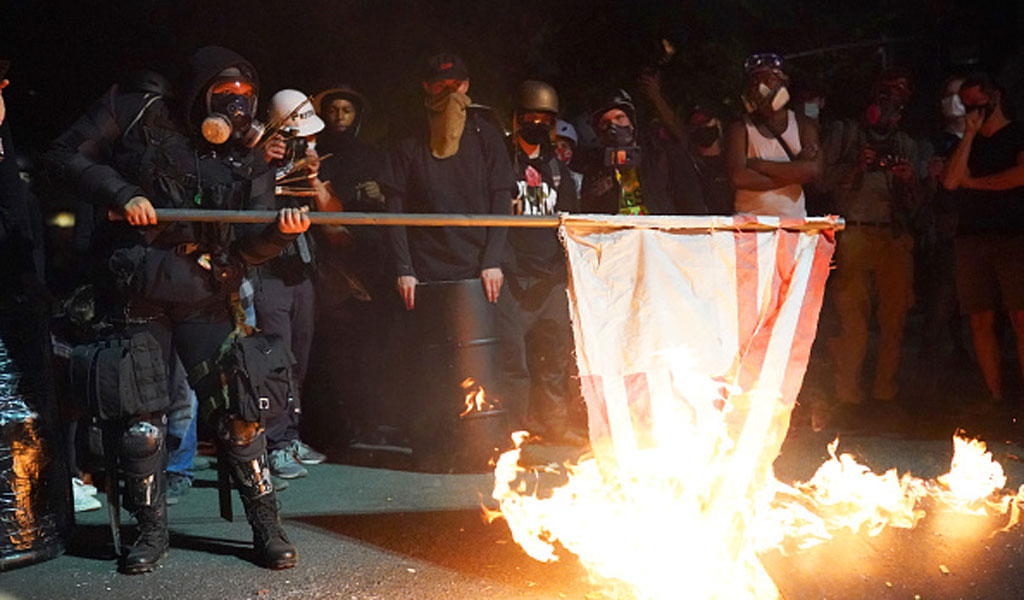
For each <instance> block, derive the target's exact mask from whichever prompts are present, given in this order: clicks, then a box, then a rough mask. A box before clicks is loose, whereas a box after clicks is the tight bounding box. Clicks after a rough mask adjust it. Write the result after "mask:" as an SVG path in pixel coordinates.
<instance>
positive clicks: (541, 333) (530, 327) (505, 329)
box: [498, 80, 581, 442]
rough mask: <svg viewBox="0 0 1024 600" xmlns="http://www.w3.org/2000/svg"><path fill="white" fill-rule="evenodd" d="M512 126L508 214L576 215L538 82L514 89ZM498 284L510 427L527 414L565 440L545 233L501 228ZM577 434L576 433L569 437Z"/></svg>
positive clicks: (557, 248)
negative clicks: (503, 251)
mask: <svg viewBox="0 0 1024 600" xmlns="http://www.w3.org/2000/svg"><path fill="white" fill-rule="evenodd" d="M514 106H515V112H514V115H513V123H512V146H513V147H512V164H513V168H514V169H515V173H516V177H517V181H516V183H517V193H516V197H515V198H514V199H513V200H512V213H513V214H516V215H554V214H557V213H559V212H579V201H578V198H577V196H576V187H575V185H574V183H573V180H572V174H571V173H570V171H569V168H568V167H567V166H566V165H565V164H564V163H562V162H561V161H560V160H559V157H558V156H557V155H556V153H555V148H554V146H553V144H552V139H553V137H554V134H555V133H556V121H557V118H556V115H557V114H558V95H557V94H556V92H555V90H554V88H552V87H551V86H550V85H548V84H546V83H544V82H541V81H533V80H528V81H524V82H523V83H522V84H521V85H520V86H519V89H518V91H517V93H516V97H515V103H514ZM508 241H509V248H510V250H511V252H510V253H509V264H507V265H506V267H505V268H504V269H503V271H504V272H505V273H506V287H507V288H508V293H510V294H511V296H512V299H513V300H514V302H506V303H502V304H499V305H498V320H499V321H498V322H499V326H500V327H501V334H502V335H501V337H502V343H503V348H502V354H503V356H502V358H503V360H502V363H503V378H504V380H505V384H504V390H505V395H504V401H505V402H504V406H505V408H506V409H507V410H509V412H510V413H511V414H512V417H513V420H514V422H515V424H514V425H513V426H514V427H515V428H521V427H523V426H524V425H525V422H526V419H527V417H529V418H531V419H533V420H534V421H536V422H538V423H540V424H541V425H542V426H543V428H544V434H543V435H544V436H545V437H547V438H549V439H551V440H554V441H565V440H567V439H570V438H571V437H572V435H573V434H571V433H570V432H569V430H568V425H567V423H568V407H567V397H568V394H569V389H570V388H569V375H570V371H571V370H572V364H571V360H572V333H571V330H570V327H569V305H568V301H567V299H566V298H567V297H566V294H565V285H566V271H565V255H564V253H563V251H562V246H561V243H560V242H559V241H558V236H557V234H556V232H555V231H553V230H545V229H537V230H533V229H527V228H514V229H512V230H511V231H509V233H508ZM580 439H581V438H579V436H576V440H575V441H577V442H578V441H579V440H580Z"/></svg>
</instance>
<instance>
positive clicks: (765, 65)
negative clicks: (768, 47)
mask: <svg viewBox="0 0 1024 600" xmlns="http://www.w3.org/2000/svg"><path fill="white" fill-rule="evenodd" d="M760 69H771V70H773V71H779V72H781V71H782V57H781V56H779V55H778V54H775V53H772V52H765V53H760V54H751V55H750V56H748V57H747V60H745V61H743V72H745V73H751V72H753V71H758V70H760Z"/></svg>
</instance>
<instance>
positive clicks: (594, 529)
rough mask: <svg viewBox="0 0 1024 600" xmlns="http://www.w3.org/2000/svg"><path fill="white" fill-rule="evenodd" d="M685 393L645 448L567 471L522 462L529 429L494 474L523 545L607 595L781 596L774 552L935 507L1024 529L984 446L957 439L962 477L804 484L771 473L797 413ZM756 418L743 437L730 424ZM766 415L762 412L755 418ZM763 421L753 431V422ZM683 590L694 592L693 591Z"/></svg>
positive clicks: (822, 473) (689, 381) (891, 523)
mask: <svg viewBox="0 0 1024 600" xmlns="http://www.w3.org/2000/svg"><path fill="white" fill-rule="evenodd" d="M675 375H676V374H675V373H674V379H673V380H674V381H676V382H681V385H679V386H677V389H675V390H674V393H681V394H682V395H683V396H685V397H686V399H687V402H686V403H678V402H677V403H675V405H676V406H677V407H678V410H676V411H670V412H662V413H660V415H659V420H660V421H661V423H660V425H659V424H658V423H655V426H654V428H653V429H652V432H651V435H650V439H649V440H645V443H644V444H641V445H640V447H639V448H630V449H628V450H623V449H613V450H610V449H609V448H608V447H607V446H606V445H605V441H603V440H593V442H594V451H593V453H591V454H588V455H586V456H584V457H583V458H581V459H580V460H578V461H576V462H575V463H567V464H542V465H524V464H521V459H522V458H523V457H522V450H521V446H522V444H523V443H524V442H525V441H526V440H527V438H528V433H526V432H516V434H514V435H513V442H514V443H515V446H516V447H515V449H513V450H510V451H508V452H506V453H505V454H503V455H502V456H501V457H500V458H499V459H498V461H497V464H496V468H495V483H494V489H493V492H492V497H493V499H494V500H496V501H497V504H498V507H499V508H498V510H485V513H486V517H487V519H488V521H493V520H496V519H498V518H503V519H505V521H506V522H507V523H508V526H509V528H510V530H511V533H512V536H513V538H514V539H515V541H516V543H518V544H519V545H520V546H521V547H522V548H523V550H524V551H525V552H526V553H527V554H528V555H529V556H531V557H533V558H534V559H536V560H538V561H544V562H551V561H556V560H558V559H559V557H560V556H564V555H565V554H566V552H568V553H571V554H573V555H575V556H576V557H578V559H579V561H580V563H581V564H582V565H583V566H584V567H585V568H586V569H587V572H588V574H589V575H590V578H591V582H592V583H593V584H595V585H597V586H599V587H600V588H601V589H602V593H603V594H605V595H608V596H609V597H614V598H618V597H629V598H638V599H661V598H679V597H682V596H683V595H685V597H687V598H695V599H721V600H737V599H744V598H749V599H758V600H766V599H776V598H779V597H780V594H779V591H778V589H777V588H776V586H775V584H774V583H773V582H772V580H771V578H770V577H769V576H768V574H767V572H766V571H765V570H764V568H763V566H762V565H761V563H760V560H759V559H758V554H759V553H763V552H766V551H768V550H772V549H778V550H780V551H782V552H783V553H794V552H799V551H802V550H806V549H808V548H811V547H813V546H815V545H818V544H821V543H824V542H826V541H828V540H830V539H832V538H833V537H834V536H835V535H837V534H838V533H840V532H843V531H848V532H852V533H855V534H861V535H867V536H876V535H878V534H880V533H881V532H882V531H884V530H885V529H886V528H887V527H896V528H912V527H914V526H915V525H917V524H918V523H919V522H920V521H921V520H922V519H923V518H924V517H925V509H924V506H928V507H929V509H930V510H935V511H946V512H952V513H960V514H975V515H989V516H992V515H1006V513H1007V512H1010V517H1009V521H1008V523H1007V524H1006V526H1005V527H1004V530H1005V529H1008V528H1010V527H1012V526H1013V525H1014V524H1016V522H1017V520H1018V518H1019V514H1020V507H1019V505H1020V504H1024V486H1021V489H1020V490H1019V491H1018V492H1017V494H1016V495H1013V494H1009V493H1007V492H1005V491H1003V489H1002V488H1003V486H1004V485H1005V483H1006V477H1005V475H1004V474H1003V469H1002V467H1001V466H1000V465H999V464H998V463H997V462H995V461H994V460H993V459H992V455H991V453H990V452H988V451H987V449H986V446H985V444H984V442H982V441H980V440H970V439H967V438H966V437H964V436H963V435H962V434H961V433H959V432H958V433H957V435H955V436H954V438H953V448H954V454H953V459H952V462H951V464H950V470H949V472H947V473H946V474H944V475H942V476H940V477H938V478H936V479H935V480H924V479H920V478H917V477H914V476H913V475H911V474H910V473H904V474H902V475H900V474H898V473H897V471H896V469H890V470H889V471H886V472H885V473H883V474H880V475H879V474H876V473H874V472H872V471H871V469H870V468H868V467H867V466H865V465H863V464H860V463H858V462H857V461H856V459H855V458H854V457H853V456H852V455H850V454H837V450H838V447H839V440H838V438H837V439H836V440H834V441H833V442H832V443H831V444H829V446H828V453H829V456H830V458H829V459H828V460H827V461H826V462H825V463H823V464H822V465H821V467H820V468H819V469H818V470H817V472H816V473H815V474H814V476H813V477H811V478H810V479H809V480H808V481H806V482H798V483H795V484H792V485H787V484H785V483H783V482H780V481H778V480H777V479H776V478H775V477H774V474H773V472H772V470H771V465H772V462H773V461H774V458H775V456H776V454H777V452H778V450H779V448H780V447H781V440H782V438H783V437H784V435H785V432H786V430H787V428H788V423H789V409H788V408H786V407H783V406H781V403H780V402H777V401H774V400H776V398H775V397H772V396H770V395H766V394H758V393H749V394H736V395H732V396H727V397H726V398H725V399H724V400H723V398H722V397H721V395H719V394H717V393H716V392H715V390H721V384H720V383H717V382H716V380H714V379H712V378H708V377H706V376H695V375H694V374H692V373H690V374H689V375H687V376H686V377H675ZM737 411H739V412H744V411H745V412H746V413H747V414H749V415H751V416H749V417H748V418H747V425H746V426H745V427H744V429H743V431H742V433H741V434H739V435H737V432H736V429H735V424H734V423H732V422H731V420H730V415H731V414H733V413H734V412H737ZM758 412H760V413H761V414H760V416H758V415H757V413H758ZM752 419H753V420H754V421H755V423H754V425H751V420H752ZM683 590H685V594H684V593H683Z"/></svg>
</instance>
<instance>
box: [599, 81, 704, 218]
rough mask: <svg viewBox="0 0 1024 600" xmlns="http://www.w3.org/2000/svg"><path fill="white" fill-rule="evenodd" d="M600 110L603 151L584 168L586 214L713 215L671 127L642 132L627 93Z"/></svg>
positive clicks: (618, 92)
mask: <svg viewBox="0 0 1024 600" xmlns="http://www.w3.org/2000/svg"><path fill="white" fill-rule="evenodd" d="M642 85H647V84H642ZM648 87H650V86H649V85H648ZM645 89H646V88H645ZM659 94H660V92H659ZM657 97H658V98H660V95H659V96H657ZM597 107H598V108H597V110H595V111H593V112H592V113H591V124H592V126H593V128H594V131H595V132H596V133H597V141H598V146H597V148H595V149H594V150H593V151H591V154H590V156H589V157H588V160H587V161H586V164H585V165H584V168H583V186H582V189H581V191H580V204H581V207H582V210H583V212H585V213H604V214H613V215H614V214H619V215H677V214H707V208H706V206H705V205H704V202H703V201H702V200H703V195H702V192H701V188H700V183H699V180H698V177H697V174H696V172H695V170H694V168H693V164H692V163H691V162H690V160H689V158H688V157H687V156H686V149H685V148H684V146H683V145H682V143H681V142H680V141H679V139H678V138H677V136H676V134H674V133H672V131H671V129H670V128H669V126H668V124H666V123H662V124H661V125H659V126H657V127H652V128H649V131H647V132H646V133H644V132H641V131H639V130H638V128H637V114H636V105H635V104H634V103H633V98H632V97H631V96H630V95H629V93H628V92H627V91H626V90H624V89H621V88H620V89H615V90H613V91H611V92H610V93H608V94H607V95H606V96H604V97H603V98H601V101H600V102H598V103H597Z"/></svg>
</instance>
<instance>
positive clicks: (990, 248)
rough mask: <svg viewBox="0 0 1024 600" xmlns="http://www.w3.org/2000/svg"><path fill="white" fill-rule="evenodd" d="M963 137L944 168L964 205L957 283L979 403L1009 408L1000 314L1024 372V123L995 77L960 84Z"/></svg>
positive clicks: (946, 183) (982, 407)
mask: <svg viewBox="0 0 1024 600" xmlns="http://www.w3.org/2000/svg"><path fill="white" fill-rule="evenodd" d="M959 96H960V100H961V101H962V102H963V105H964V109H965V112H966V115H965V116H964V135H963V139H961V140H960V143H959V144H957V146H956V149H955V150H954V151H953V155H952V156H951V157H950V158H949V161H948V162H947V163H946V166H945V169H944V170H943V172H942V185H943V187H944V188H945V189H947V190H951V191H954V194H955V199H956V202H957V206H958V208H959V220H958V222H957V231H956V240H955V242H956V285H957V292H958V295H959V299H960V311H961V312H962V313H963V314H965V315H967V316H968V317H969V319H970V323H971V335H972V338H973V341H974V351H975V354H976V355H977V359H978V366H979V367H980V368H981V373H982V375H983V376H984V378H985V383H986V385H987V386H988V391H989V394H990V397H989V398H988V400H987V401H982V402H978V403H977V405H976V408H978V409H979V410H982V411H989V410H994V409H1000V408H1009V407H1006V406H1005V405H1004V403H1005V400H1006V397H1005V389H1004V387H1003V378H1002V373H1001V370H1000V366H1001V357H1000V351H999V337H1000V336H999V335H998V334H997V332H996V331H995V321H996V319H995V313H996V311H997V310H1000V309H1002V310H1005V311H1006V313H1007V315H1008V316H1009V319H1010V322H1011V324H1012V326H1013V330H1014V333H1015V334H1016V338H1017V356H1018V360H1019V361H1020V365H1021V371H1022V373H1024V127H1021V125H1020V124H1019V123H1017V122H1015V121H1011V120H1010V119H1009V118H1008V117H1007V116H1006V113H1005V112H1004V110H1003V105H1004V103H1005V93H1004V91H1003V90H1002V88H1000V87H999V86H998V85H997V84H996V82H995V81H994V80H993V79H992V78H991V77H990V76H988V75H985V74H975V75H971V76H969V77H967V78H965V79H964V81H963V84H962V85H961V86H960V93H959Z"/></svg>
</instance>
